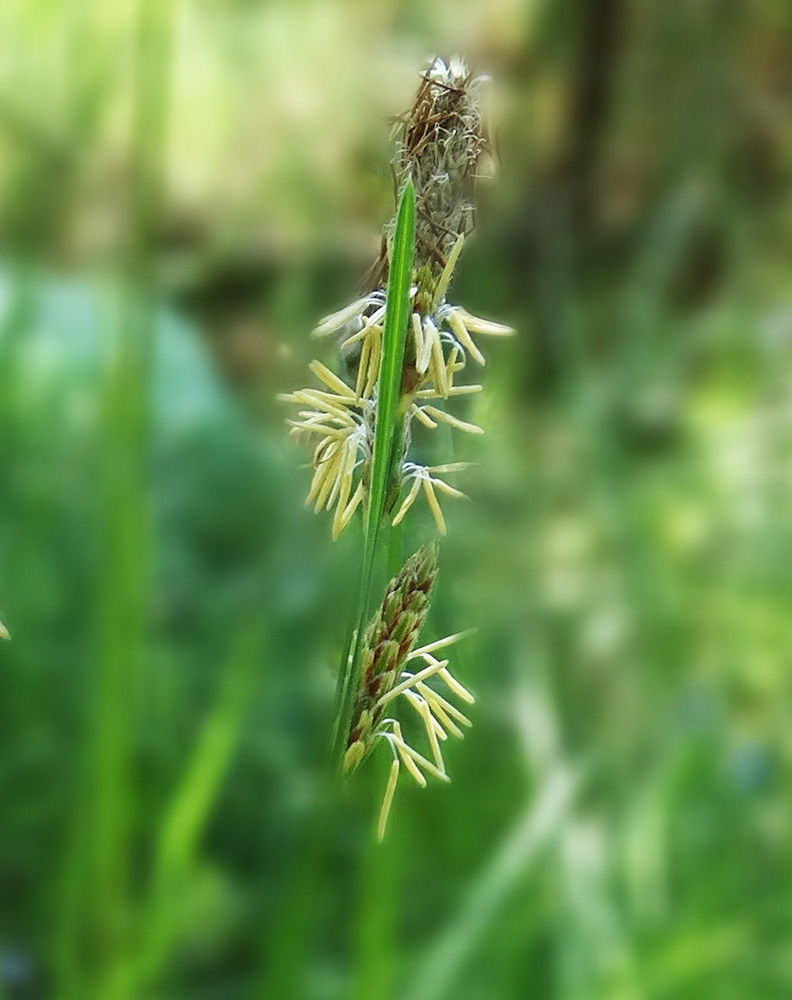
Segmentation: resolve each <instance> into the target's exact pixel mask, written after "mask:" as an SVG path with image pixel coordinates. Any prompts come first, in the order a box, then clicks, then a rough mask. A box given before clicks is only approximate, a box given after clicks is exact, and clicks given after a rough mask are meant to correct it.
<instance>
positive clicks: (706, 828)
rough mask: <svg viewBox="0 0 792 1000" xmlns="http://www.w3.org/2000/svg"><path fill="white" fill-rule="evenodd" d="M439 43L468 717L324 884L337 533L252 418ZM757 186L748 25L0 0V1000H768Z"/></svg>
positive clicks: (783, 589) (767, 75)
mask: <svg viewBox="0 0 792 1000" xmlns="http://www.w3.org/2000/svg"><path fill="white" fill-rule="evenodd" d="M454 52H461V53H462V54H463V55H464V56H465V57H466V58H467V60H468V62H469V63H470V64H471V66H472V67H473V68H474V69H475V70H476V71H477V72H487V73H490V74H491V75H492V77H493V81H492V83H491V85H490V87H489V96H488V104H489V105H491V109H490V114H491V116H492V120H493V122H494V127H493V131H494V133H495V136H496V146H497V150H498V154H499V160H500V168H499V171H498V177H497V179H496V181H495V182H494V183H492V184H487V185H485V186H483V187H482V191H481V204H480V212H479V231H478V234H477V235H476V237H475V238H474V239H473V240H472V241H471V242H470V244H469V246H468V247H467V248H466V250H465V254H464V255H463V259H462V262H461V266H460V270H459V273H458V275H457V278H456V281H455V289H454V300H455V301H461V302H462V303H463V304H464V305H465V306H466V307H467V308H468V309H469V310H471V311H472V312H474V313H477V314H480V315H484V316H487V317H491V318H493V319H496V320H499V321H501V322H509V323H511V324H512V325H514V326H515V327H516V328H517V330H518V331H519V335H518V336H517V337H516V338H514V339H513V340H511V341H508V342H506V341H504V342H497V343H495V344H494V345H493V346H492V347H491V349H490V350H489V352H488V358H489V363H488V366H487V368H486V371H485V379H484V382H485V392H484V393H483V394H482V396H481V397H480V398H479V399H478V400H477V402H476V404H475V406H474V407H473V408H472V409H471V410H469V411H468V412H469V413H470V414H471V415H472V417H473V419H476V420H477V421H478V422H481V423H483V424H484V425H485V426H486V427H487V435H486V437H485V438H483V439H476V440H475V441H473V442H472V443H470V442H461V443H459V445H458V447H459V452H458V454H459V456H461V457H464V458H468V459H470V460H472V461H475V462H477V463H478V467H477V468H476V469H474V470H472V471H470V472H469V473H467V476H466V481H465V483H462V482H460V484H459V485H460V486H462V487H463V488H465V489H467V490H468V491H469V492H470V494H471V496H472V497H473V500H474V503H473V504H464V503H457V504H456V505H454V503H453V502H449V503H448V504H446V505H445V509H446V513H447V518H448V522H449V534H448V538H447V539H446V540H445V541H444V543H443V546H442V550H441V577H440V583H439V588H438V594H437V597H436V600H435V602H434V606H433V611H432V615H431V618H430V622H429V625H428V627H427V630H426V632H425V636H426V640H427V641H429V640H430V639H432V638H436V637H437V636H439V635H442V634H446V633H447V632H454V631H459V630H461V629H463V628H467V627H469V626H473V625H477V626H478V627H479V633H478V635H477V636H476V637H475V638H474V639H473V640H471V641H469V642H468V643H466V644H464V645H461V646H459V647H457V649H456V650H455V651H454V653H453V662H454V665H455V670H456V673H457V675H458V676H459V677H460V678H461V679H462V680H463V682H464V683H465V684H466V685H468V686H469V687H470V688H471V689H472V690H474V691H475V693H476V695H477V699H478V703H477V706H476V707H475V710H474V721H475V726H474V729H473V730H472V731H471V732H470V734H469V736H468V738H467V739H466V740H465V742H464V743H462V744H457V745H455V746H453V747H450V748H449V752H448V754H447V763H448V767H449V771H450V773H451V775H452V778H453V781H452V782H451V784H450V785H448V786H441V785H439V784H437V783H435V784H434V785H430V787H429V788H428V789H426V790H421V789H418V788H417V787H415V786H411V784H410V783H409V781H408V780H403V781H402V782H401V784H400V787H399V789H398V792H397V797H396V802H395V805H394V810H393V814H392V817H391V825H390V829H389V834H388V838H387V839H386V842H385V843H384V844H383V845H382V846H381V847H376V846H374V845H373V844H372V828H373V822H374V817H375V815H376V810H377V807H378V796H379V795H380V794H381V790H382V785H383V779H384V772H383V771H382V770H381V765H382V764H383V761H379V762H373V763H372V764H371V765H367V766H366V768H365V769H364V770H363V771H362V772H361V774H360V778H359V779H356V781H355V787H354V788H353V789H352V790H351V792H350V795H349V797H348V798H347V799H346V800H345V801H344V803H343V804H342V806H341V811H340V815H339V816H337V817H336V822H335V823H334V824H333V825H332V829H329V830H328V833H327V837H326V839H327V842H326V843H324V844H322V845H321V848H320V849H317V848H316V845H315V844H314V845H313V846H310V843H311V842H310V837H309V838H308V840H306V829H307V828H308V827H310V826H311V823H312V817H313V815H314V812H313V809H314V805H313V804H314V802H315V798H316V795H315V792H316V788H317V782H318V780H319V776H320V775H321V755H322V752H323V748H324V745H325V744H324V738H325V734H326V729H327V725H328V722H329V713H330V711H331V705H332V691H333V673H332V667H333V665H334V664H336V663H337V661H338V656H339V650H340V648H341V647H342V644H343V640H344V629H345V625H346V621H347V619H348V615H349V614H350V613H351V606H352V602H353V600H354V595H353V579H354V576H353V574H354V567H355V562H356V557H357V554H358V551H359V548H358V547H359V535H356V534H355V532H356V531H359V526H358V527H356V528H355V530H354V531H348V532H346V533H345V536H344V537H342V538H341V540H340V541H339V542H338V543H337V544H335V545H332V544H331V543H330V541H329V534H330V528H329V522H328V520H327V518H326V517H322V518H318V517H315V516H314V515H313V514H312V513H311V512H309V511H306V510H305V509H304V507H303V497H304V494H305V491H306V489H307V484H308V478H309V473H308V472H307V471H306V470H305V469H303V468H300V465H301V464H302V463H304V462H305V461H306V460H307V455H306V454H305V453H301V452H299V451H298V449H296V448H294V447H292V443H291V442H290V441H289V439H288V438H287V435H286V431H285V428H284V426H283V417H284V413H283V412H282V407H279V406H278V404H277V403H276V402H275V401H274V397H275V395H276V393H277V392H279V391H281V392H282V391H288V390H290V389H293V388H296V387H297V386H300V385H304V384H308V383H307V381H306V379H307V378H308V376H307V374H306V370H305V365H306V364H307V362H308V361H309V360H310V358H311V357H312V356H313V352H314V349H315V348H316V347H317V345H316V344H315V343H312V342H310V341H309V339H308V332H309V331H310V329H311V328H312V327H313V326H314V325H315V323H316V321H317V319H318V317H319V316H321V315H323V314H324V313H327V312H329V311H331V310H333V309H335V308H338V307H340V306H342V305H344V304H345V303H346V302H348V301H349V300H350V299H351V297H352V295H353V294H354V289H355V287H356V284H357V281H358V280H359V278H360V276H361V275H362V274H363V272H364V271H365V269H366V268H367V267H368V265H369V263H370V262H371V260H372V259H373V257H374V256H375V255H376V252H377V248H378V245H379V232H380V227H381V225H382V224H383V223H384V222H385V221H386V220H387V218H388V217H389V215H390V213H391V211H392V202H391V190H390V174H389V169H388V162H389V159H390V156H391V155H392V150H391V147H390V146H389V139H388V132H389V126H388V124H387V119H388V117H389V116H391V115H394V114H397V113H398V112H400V111H402V110H404V109H405V108H406V107H407V106H408V105H409V103H410V101H411V98H412V95H413V93H414V90H415V87H416V85H417V80H418V76H417V74H418V73H419V72H420V70H421V69H422V68H423V67H424V66H425V65H426V60H427V58H428V57H429V56H430V55H432V54H433V53H441V54H446V55H447V54H452V53H454ZM791 182H792V6H790V5H788V4H784V3H775V2H771V0H751V2H749V0H743V2H741V0H731V2H729V0H695V2H693V0H690V2H687V3H683V2H678V3H677V2H673V0H672V2H666V3H657V2H655V0H464V2H459V0H457V2H452V0H434V2H432V3H431V4H429V3H424V2H419V0H412V2H406V3H400V4H397V3H395V2H391V0H387V2H386V0H365V2H364V0H334V2H320V0H297V2H296V0H271V2H263V0H225V2H223V0H3V2H2V4H1V5H0V233H1V234H2V248H1V250H0V463H1V464H0V470H1V472H0V618H2V620H3V621H4V622H5V623H6V624H7V625H8V627H9V629H10V631H11V634H12V637H13V638H12V641H11V642H9V643H4V644H3V645H2V646H0V998H2V1000H44V998H52V1000H144V998H145V1000H186V998H191V1000H204V998H205V1000H237V998H239V1000H243V998H244V1000H266V998H276V1000H282V998H288V997H297V998H300V1000H302V998H304V1000H342V998H343V1000H346V998H352V1000H388V998H394V1000H440V998H446V997H447V998H454V1000H479V998H482V1000H486V998H504V1000H511V998H514V1000H521V998H525V997H536V998H542V1000H545V998H547V1000H595V998H596V1000H600V998H601V1000H672V998H673V1000H676V998H694V997H695V998H697V1000H754V998H755V1000H770V998H779V1000H780V998H787V997H790V996H792V848H791V847H790V844H791V842H792V839H791V838H792V799H791V798H790V792H792V782H791V781H790V768H791V767H792V703H791V702H790V699H791V698H792V684H791V682H790V671H789V668H790V661H791V654H792V615H791V614H790V610H792V603H791V602H792V507H791V503H790V502H791V501H792V461H791V460H792V454H791V449H792V282H791V280H790V279H792V263H791V261H792V256H791V254H792V185H791ZM319 350H320V356H321V358H322V360H323V361H325V362H327V363H331V364H332V350H331V347H330V345H325V344H321V345H319ZM475 374H476V375H477V374H478V373H475ZM431 531H432V528H431V523H430V522H429V520H428V516H427V515H426V513H425V511H424V512H419V511H417V510H416V512H415V516H414V517H412V515H411V519H410V518H408V531H407V533H406V538H405V543H404V544H405V547H406V548H408V549H409V550H412V549H414V548H416V547H417V546H418V544H419V543H420V542H421V541H422V540H424V539H425V538H426V537H429V536H430V535H431ZM306 844H308V845H309V846H306Z"/></svg>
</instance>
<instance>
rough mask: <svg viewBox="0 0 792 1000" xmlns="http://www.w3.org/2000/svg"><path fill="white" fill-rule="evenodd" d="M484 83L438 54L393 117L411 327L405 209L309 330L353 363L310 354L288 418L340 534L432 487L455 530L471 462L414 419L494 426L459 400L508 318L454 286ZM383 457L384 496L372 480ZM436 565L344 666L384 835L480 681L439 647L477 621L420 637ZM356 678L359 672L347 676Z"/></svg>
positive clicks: (405, 507)
mask: <svg viewBox="0 0 792 1000" xmlns="http://www.w3.org/2000/svg"><path fill="white" fill-rule="evenodd" d="M480 82H481V80H480V78H476V77H473V76H471V74H470V73H469V72H468V70H467V68H466V67H465V65H464V63H463V62H462V61H461V60H460V59H452V60H450V61H449V62H446V61H444V60H443V59H439V58H438V59H435V60H433V62H432V63H431V65H430V66H429V68H428V69H427V70H426V72H425V73H424V74H423V75H422V77H421V83H420V86H419V88H418V92H417V94H416V97H415V100H414V102H413V105H412V107H411V108H410V109H409V110H408V111H407V113H406V114H405V115H403V116H402V117H401V118H399V119H398V120H397V122H396V139H397V153H396V157H395V160H394V163H393V174H394V193H395V195H396V199H397V203H400V200H401V199H402V196H403V195H405V196H407V195H410V193H411V192H410V185H412V192H414V209H415V215H414V246H412V253H413V270H412V272H411V280H410V282H409V286H410V287H409V289H407V288H406V287H405V285H406V282H405V281H404V276H403V273H402V271H401V270H400V266H399V265H398V264H394V281H393V285H394V286H395V285H399V287H400V288H401V292H400V293H399V294H400V295H403V297H404V299H406V301H407V302H408V309H407V314H408V317H407V323H406V331H405V330H404V326H403V324H397V323H396V321H395V319H394V316H391V317H390V319H391V322H390V323H389V322H388V320H389V317H388V308H389V306H388V302H389V301H391V300H390V299H389V298H388V289H389V276H390V270H391V260H392V258H393V259H394V260H396V261H399V260H401V259H402V257H401V256H400V255H403V253H404V251H403V249H399V250H398V251H397V252H396V254H394V245H395V244H397V243H399V239H400V237H398V236H397V233H398V232H399V229H398V227H397V219H394V220H393V221H392V222H391V223H390V224H389V225H388V226H386V227H385V231H384V234H383V238H382V245H381V250H380V254H379V257H378V258H377V260H376V261H375V263H374V265H373V267H372V268H371V270H370V271H369V273H368V275H367V277H366V279H365V282H364V285H363V288H362V289H361V294H360V296H359V297H358V298H356V299H355V301H353V302H352V303H350V304H349V305H347V306H345V307H344V308H343V309H339V310H338V311H337V312H334V313H333V314H332V315H330V316H326V317H325V318H324V319H322V320H321V322H320V323H319V325H318V326H317V328H316V329H315V330H314V331H313V335H314V336H315V337H318V338H333V339H335V340H336V342H337V343H338V345H339V347H340V352H339V353H340V359H341V362H342V364H341V365H339V369H338V371H337V372H336V371H333V370H331V369H330V368H329V367H328V366H327V365H326V364H324V363H323V362H321V361H318V360H317V361H313V362H312V363H311V366H310V368H311V372H312V373H313V375H314V377H315V379H316V384H315V385H313V386H311V387H308V388H305V389H298V390H297V391H295V392H291V393H288V394H286V395H285V396H283V397H281V398H283V399H284V400H286V401H287V402H289V403H292V404H295V405H296V406H297V407H298V412H297V414H296V417H294V418H292V419H290V420H289V424H290V425H291V433H292V434H293V435H294V436H295V437H296V438H297V439H298V440H300V441H301V442H304V443H305V444H307V445H309V446H310V447H311V448H312V450H313V459H312V470H313V474H312V479H311V485H310V488H309V491H308V497H307V501H306V502H307V503H308V504H313V505H315V508H316V511H317V512H318V511H320V510H322V509H326V510H328V511H332V512H333V520H332V533H333V537H334V538H336V537H337V536H338V535H339V534H340V533H341V532H342V531H343V530H344V528H345V527H346V526H347V525H348V524H349V523H350V521H351V520H352V518H353V517H354V515H355V513H356V511H357V510H358V509H362V510H368V512H369V515H370V514H371V512H372V511H374V520H375V521H377V522H378V523H379V518H380V511H382V517H383V518H387V519H389V520H390V521H391V523H392V524H393V525H398V524H399V523H400V522H401V521H403V520H404V518H405V516H406V515H407V513H408V512H409V511H410V509H411V507H412V506H413V504H414V503H415V501H416V500H417V499H418V497H419V496H420V495H421V494H422V495H423V496H424V498H425V500H426V502H427V505H428V507H429V510H430V511H431V514H432V517H433V518H434V522H435V524H436V526H437V529H438V531H439V533H440V534H443V535H444V534H445V533H446V523H445V518H444V516H443V512H442V509H441V506H440V500H439V498H440V496H443V495H444V496H451V497H462V496H464V494H463V493H462V492H461V491H460V490H458V489H457V488H456V487H455V486H453V485H451V483H449V482H448V481H447V479H446V477H447V476H449V475H451V474H454V473H457V472H461V471H463V470H464V469H466V468H468V464H467V463H464V462H455V461H447V462H440V463H439V464H432V465H427V464H423V463H421V462H419V461H417V460H416V456H415V455H413V454H412V453H411V444H412V429H413V427H414V426H415V425H421V426H422V427H423V428H426V430H428V431H429V432H431V431H435V430H437V428H438V427H439V426H440V424H446V425H448V426H450V427H451V428H452V429H453V430H456V431H460V432H463V433H467V434H483V433H484V431H483V429H482V428H481V427H479V426H478V425H476V424H474V423H472V422H470V421H469V420H466V419H463V417H462V416H460V415H459V414H458V413H457V412H455V407H456V406H457V405H459V404H458V399H459V397H467V396H470V395H473V394H475V393H478V392H480V391H481V388H482V386H481V385H480V384H478V383H474V382H467V381H463V380H462V379H463V373H464V372H465V371H466V370H467V368H468V363H469V362H470V361H471V360H472V362H473V363H475V364H476V365H479V366H483V365H484V364H485V358H484V354H483V352H482V349H481V338H486V337H503V336H508V335H510V334H511V333H513V331H512V330H511V328H509V327H507V326H503V325H502V324H499V323H494V322H491V321H489V320H486V319H482V318H481V317H478V316H475V315H474V314H473V313H471V312H469V311H468V310H467V309H465V308H464V307H463V306H461V305H459V304H457V303H456V302H454V301H452V300H451V299H450V298H449V290H450V289H451V286H452V280H453V277H454V273H455V269H456V266H457V262H458V260H459V256H460V254H461V252H462V249H463V246H464V243H465V239H466V237H467V236H468V235H469V234H470V232H471V230H472V229H473V225H474V210H473V195H474V188H475V183H476V179H477V172H476V171H477V165H478V163H479V159H480V156H481V154H482V152H483V150H484V149H485V145H486V144H485V139H484V133H483V129H482V122H481V115H480V111H479V103H478V92H479V87H480ZM398 217H399V216H398V215H397V218H398ZM402 232H403V230H402ZM401 239H402V244H400V247H401V246H403V239H404V238H403V236H402V237H401ZM393 301H394V302H396V299H395V298H394V299H393ZM391 308H395V309H396V310H397V311H396V312H395V314H394V315H395V316H400V315H401V312H400V309H401V305H398V306H391ZM399 325H401V329H400V330H397V332H396V333H395V334H394V332H393V331H394V328H396V327H397V326H399ZM386 331H387V333H386ZM402 333H404V352H403V359H402V361H401V370H400V372H399V369H398V362H397V367H396V368H393V364H392V361H389V362H388V366H383V357H385V358H390V359H392V357H393V345H394V344H396V343H398V345H399V355H401V340H400V339H399V340H398V341H396V340H395V339H394V337H398V338H401V336H402ZM386 337H387V343H386V342H385V341H386ZM385 367H388V369H389V378H388V380H387V381H385V380H383V385H384V386H385V389H383V396H382V398H383V404H382V408H383V413H384V414H385V415H384V416H383V421H385V422H384V423H383V425H382V426H383V427H384V428H388V433H389V435H390V428H391V427H392V428H393V434H392V437H391V438H390V440H391V441H392V442H393V443H392V444H390V443H389V445H388V447H389V449H390V451H389V458H388V462H387V469H386V471H385V483H384V491H383V488H382V468H383V467H382V466H381V465H380V466H377V464H376V462H375V460H374V450H375V449H374V445H375V440H376V438H377V435H376V431H377V420H378V403H379V397H380V392H379V388H380V387H379V382H380V378H381V373H382V371H383V370H384V369H385ZM395 382H398V391H397V392H396V394H395V395H396V400H395V406H394V404H393V396H394V393H393V386H394V384H395ZM386 400H387V402H386ZM378 447H379V445H378ZM377 468H379V470H380V471H379V472H377V473H376V474H377V475H378V477H379V478H378V479H377V483H378V485H377V492H376V497H377V499H376V501H374V500H372V499H371V498H372V496H374V493H373V491H372V487H371V484H372V478H373V474H374V471H376V469H377ZM373 470H374V471H373ZM370 505H371V509H369V507H370ZM368 520H369V518H367V522H366V525H367V526H366V531H367V535H366V538H367V540H368V538H369V535H368V531H369V525H368ZM436 574H437V547H436V545H434V544H432V545H429V546H425V547H423V548H421V549H419V550H418V552H416V553H415V554H414V555H413V556H412V557H411V558H410V559H408V560H407V562H406V563H405V565H404V567H403V568H402V570H401V571H400V573H399V574H398V575H397V576H395V577H394V578H393V579H392V580H391V581H390V583H389V584H388V587H387V588H386V591H385V596H384V599H383V601H382V603H381V605H380V607H379V608H378V610H377V611H376V613H375V615H374V617H373V618H372V620H371V622H370V624H369V626H368V628H367V629H365V630H360V632H362V634H358V633H355V638H354V640H353V644H352V646H351V649H350V653H349V656H348V658H347V661H346V663H345V665H343V666H342V674H341V677H340V684H339V691H340V692H341V697H340V701H339V703H340V705H341V711H340V712H339V715H338V719H337V731H338V733H339V734H340V735H339V738H338V739H337V740H336V741H335V742H334V748H335V747H336V746H337V747H339V748H340V750H341V753H339V754H338V760H339V761H340V769H341V770H343V772H344V773H346V774H348V775H351V774H353V773H354V772H355V771H356V770H357V769H358V767H359V766H360V764H361V763H362V761H363V760H364V759H365V758H366V757H367V756H368V755H369V753H370V752H371V751H372V750H373V748H374V747H375V746H378V745H382V744H387V745H388V746H389V747H390V750H391V754H392V762H391V768H390V775H389V778H388V782H387V785H386V788H385V793H384V797H383V802H382V807H381V810H380V816H379V824H378V835H379V838H380V839H381V838H382V836H383V834H384V831H385V825H386V823H387V820H388V815H389V812H390V807H391V803H392V801H393V796H394V792H395V789H396V784H397V782H398V778H399V774H400V771H401V769H402V768H404V769H405V770H406V771H407V772H408V773H409V774H410V775H411V777H412V778H413V779H414V780H415V781H416V782H417V783H418V784H419V785H422V786H423V785H426V783H427V777H428V776H432V777H435V778H438V779H440V780H443V781H447V780H448V774H447V772H446V767H445V761H444V759H443V753H442V744H443V743H444V742H445V741H446V740H447V739H448V737H449V735H451V736H455V737H458V738H461V737H462V735H463V729H464V727H466V726H469V725H471V722H470V719H468V717H467V716H466V715H465V714H464V713H463V712H462V711H461V710H460V708H459V707H458V704H459V703H460V702H462V703H468V704H471V703H472V702H473V696H472V694H471V693H470V692H469V691H468V690H467V688H465V687H464V686H463V685H462V684H460V682H459V681H458V680H457V679H456V678H455V677H454V676H453V674H452V673H451V671H450V669H449V660H448V659H446V658H444V657H443V653H442V652H441V651H444V650H445V649H447V648H448V647H449V646H451V645H452V644H454V643H455V642H457V641H458V640H459V639H461V638H463V637H465V636H466V635H468V634H469V632H460V633H458V634H456V635H451V636H448V637H446V638H443V639H439V640H436V641H434V642H429V643H427V644H424V645H418V637H419V633H420V631H421V628H422V626H423V625H424V622H425V619H426V615H427V610H428V606H429V596H430V593H431V591H432V588H433V584H434V581H435V577H436ZM469 631H472V630H469ZM358 668H359V676H358ZM348 679H352V680H351V681H350V682H349V683H347V680H348ZM405 704H406V706H408V707H409V708H410V709H412V712H411V713H410V714H411V715H412V718H411V720H410V722H409V723H408V722H407V721H406V720H405V728H403V727H402V722H401V721H400V720H399V718H397V709H398V708H399V707H400V706H402V705H405ZM416 722H417V723H418V724H419V729H418V731H419V732H421V731H422V732H423V735H424V736H425V743H426V746H425V748H424V749H425V752H424V753H422V752H420V751H419V750H417V749H416V748H415V747H413V746H411V744H410V743H409V742H408V739H407V734H408V733H410V732H411V730H413V729H414V728H415V723H416ZM341 758H343V759H341Z"/></svg>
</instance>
